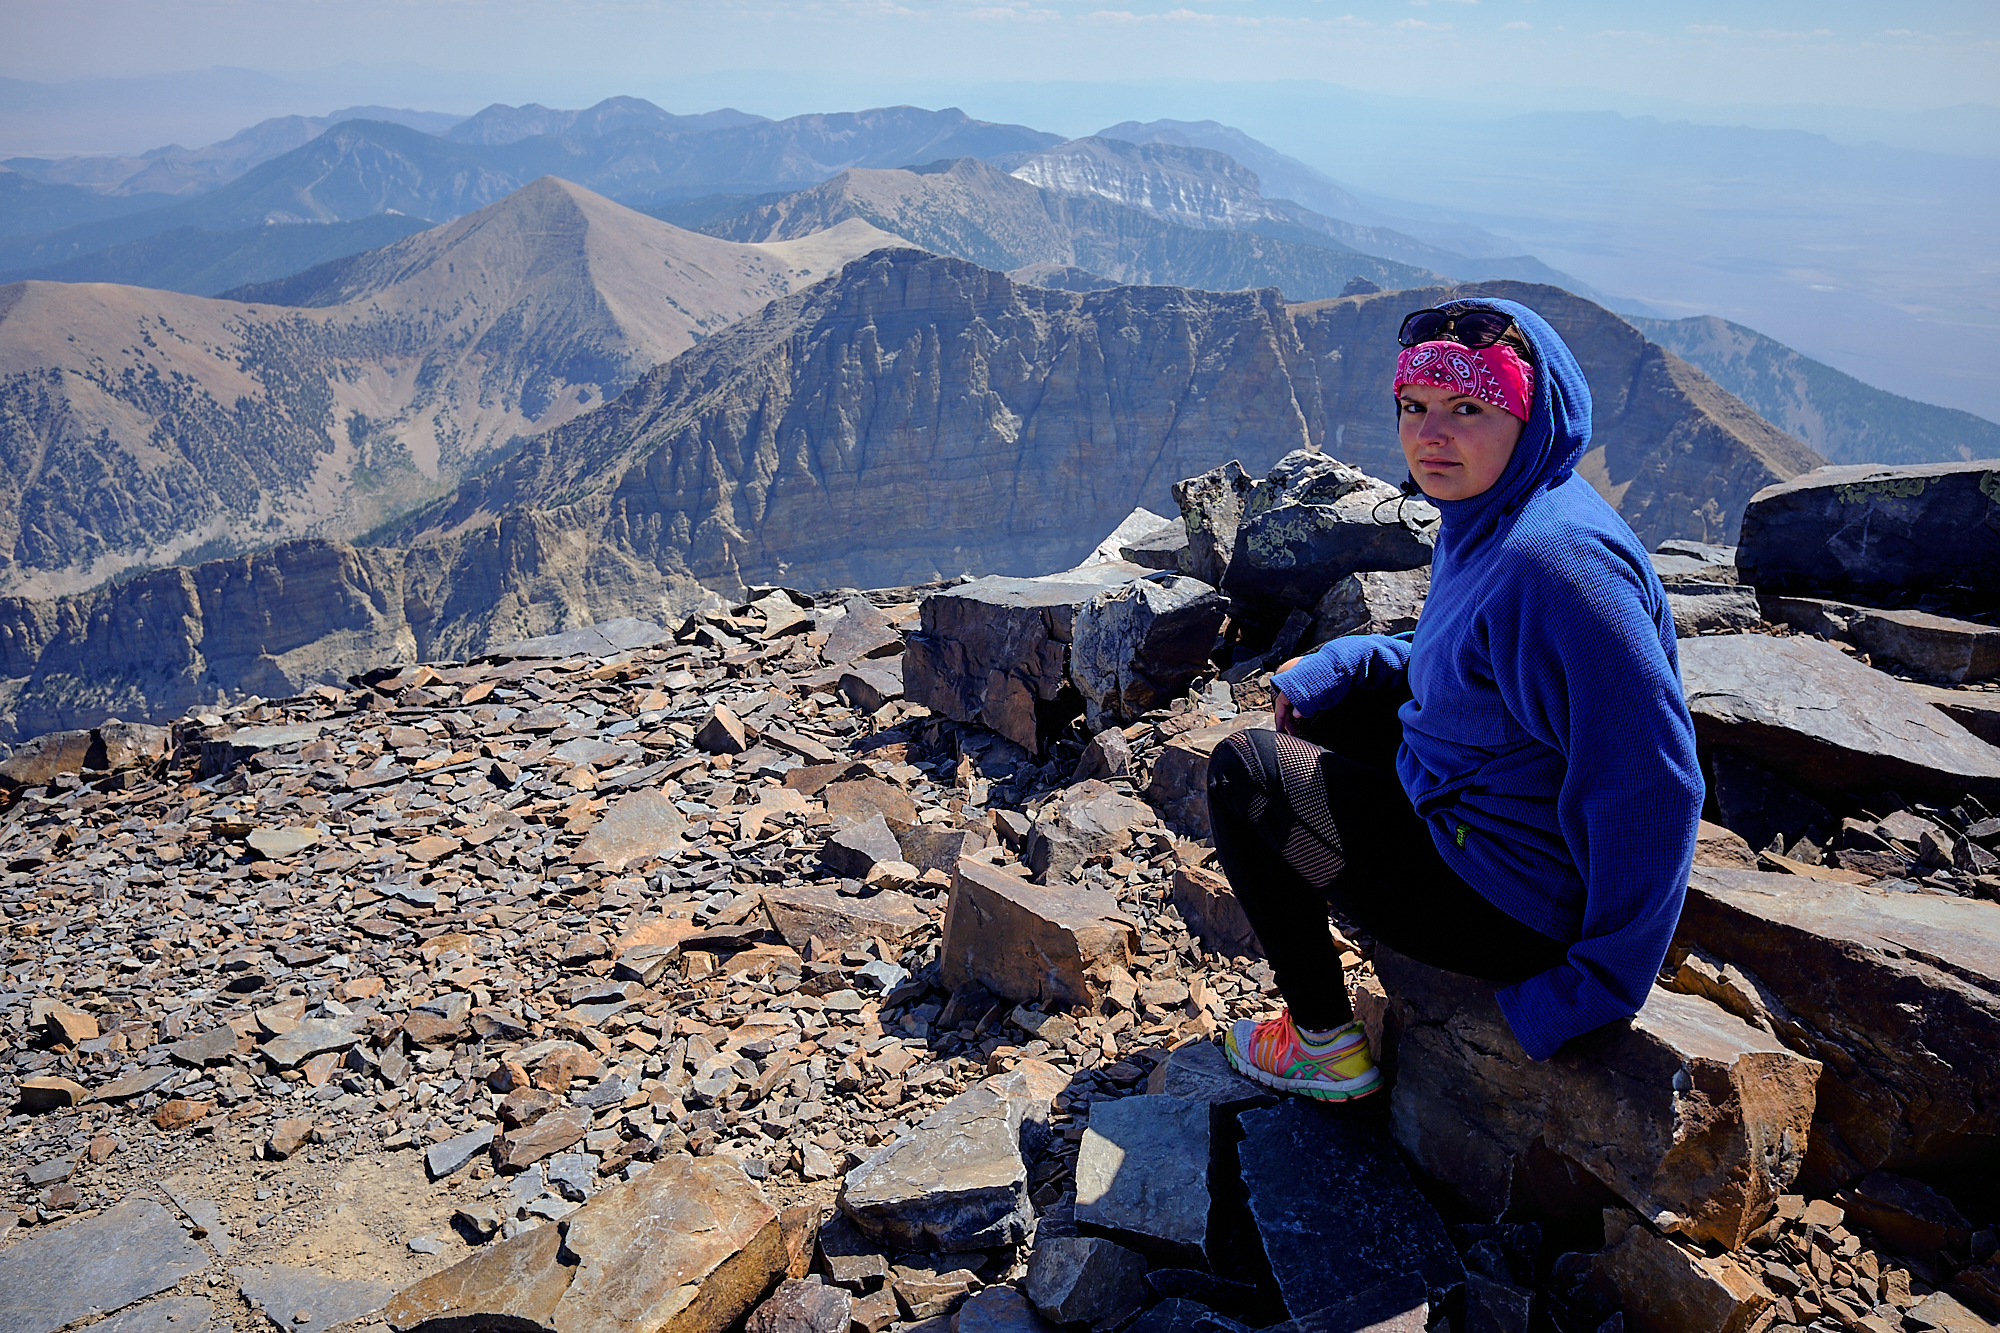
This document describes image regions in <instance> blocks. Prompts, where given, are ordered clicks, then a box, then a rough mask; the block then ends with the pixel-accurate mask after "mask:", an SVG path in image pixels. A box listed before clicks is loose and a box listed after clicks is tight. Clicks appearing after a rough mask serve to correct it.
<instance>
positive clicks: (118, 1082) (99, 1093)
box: [90, 1065, 175, 1102]
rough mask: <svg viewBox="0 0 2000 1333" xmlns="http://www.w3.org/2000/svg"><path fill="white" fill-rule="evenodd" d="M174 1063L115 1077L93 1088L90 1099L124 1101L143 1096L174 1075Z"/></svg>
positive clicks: (96, 1100) (95, 1100)
mask: <svg viewBox="0 0 2000 1333" xmlns="http://www.w3.org/2000/svg"><path fill="white" fill-rule="evenodd" d="M174 1073H175V1071H174V1067H173V1066H172V1065H155V1066H154V1067H153V1068H151V1069H142V1070H140V1071H139V1072H138V1073H136V1074H127V1075H126V1076H125V1077H124V1078H118V1079H113V1080H112V1081H111V1082H109V1083H106V1084H105V1085H104V1086H102V1087H100V1088H93V1089H92V1090H91V1093H90V1100H92V1101H94V1102H122V1101H129V1100H130V1099H132V1098H134V1097H143V1096H145V1095H146V1094H147V1093H149V1092H151V1091H152V1090H153V1089H155V1088H157V1087H159V1086H160V1085H161V1084H162V1083H165V1082H166V1081H167V1080H168V1079H170V1078H172V1077H173V1076H174Z"/></svg>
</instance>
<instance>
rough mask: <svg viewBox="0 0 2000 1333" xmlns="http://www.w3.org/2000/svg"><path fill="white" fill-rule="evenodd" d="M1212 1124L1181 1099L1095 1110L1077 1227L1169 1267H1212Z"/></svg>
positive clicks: (1080, 1179) (1081, 1167) (1079, 1160)
mask: <svg viewBox="0 0 2000 1333" xmlns="http://www.w3.org/2000/svg"><path fill="white" fill-rule="evenodd" d="M1209 1122H1210V1114H1209V1107H1208V1105H1207V1104H1206V1103H1204V1102H1192V1101H1183V1100H1181V1099H1180V1098H1177V1097H1155V1096H1138V1097H1125V1098H1121V1099H1120V1100H1118V1101H1110V1102H1099V1103H1097V1104H1096V1105H1094V1106H1093V1107H1092V1108H1091V1115H1090V1128H1088V1129H1086V1130H1085V1131H1084V1134H1083V1142H1082V1143H1081V1144H1080V1145H1079V1146H1078V1149H1077V1157H1076V1224H1077V1228H1078V1229H1079V1230H1081V1231H1083V1232H1086V1233H1094V1234H1098V1235H1104V1236H1109V1237H1112V1238H1113V1239H1116V1240H1119V1241H1122V1242H1124V1243H1125V1244H1127V1245H1130V1246H1132V1247H1134V1248H1135V1249H1138V1250H1141V1251H1144V1252H1146V1253H1147V1254H1149V1255H1151V1256H1153V1257H1155V1258H1158V1259H1161V1260H1164V1261H1167V1262H1181V1263H1196V1264H1201V1263H1206V1262H1209V1261H1211V1260H1212V1259H1213V1258H1214V1257H1215V1256H1214V1255H1213V1254H1212V1253H1211V1251H1210V1246H1209V1235H1208V1230H1209V1205H1210V1201H1209V1195H1208V1171H1209V1154H1210V1146H1209V1145H1210V1138H1209V1135H1210V1123H1209ZM1036 1304H1037V1305H1041V1304H1042V1303H1041V1302H1040V1301H1037V1302H1036ZM1042 1312H1043V1313H1044V1314H1049V1313H1050V1311H1049V1310H1048V1308H1047V1307H1046V1306H1043V1307H1042ZM1059 1318H1062V1319H1063V1321H1064V1322H1068V1317H1067V1316H1059Z"/></svg>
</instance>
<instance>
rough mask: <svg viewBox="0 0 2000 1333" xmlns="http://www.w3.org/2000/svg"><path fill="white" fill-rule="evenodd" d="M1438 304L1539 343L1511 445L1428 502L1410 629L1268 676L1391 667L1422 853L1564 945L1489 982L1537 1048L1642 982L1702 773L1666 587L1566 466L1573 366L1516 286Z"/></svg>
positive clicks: (1290, 689) (1571, 1031)
mask: <svg viewBox="0 0 2000 1333" xmlns="http://www.w3.org/2000/svg"><path fill="white" fill-rule="evenodd" d="M1452 304H1453V306H1456V307H1470V306H1477V307H1483V308H1488V309H1494V310H1504V311H1506V312H1507V313H1508V314H1510V315H1512V316H1513V317H1514V321H1515V324H1516V325H1517V326H1518V327H1519V328H1520V330H1521V332H1522V333H1523V334H1524V335H1525V336H1526V338H1527V340H1528V342H1529V344H1530V345H1531V346H1533V348H1534V349H1535V359H1536V363H1537V364H1536V367H1535V401H1534V404H1533V407H1532V409H1531V413H1530V420H1529V421H1528V423H1527V426H1526V428H1525V429H1524V430H1523V431H1522V433H1521V440H1520V443H1519V444H1518V445H1516V446H1515V448H1514V456H1513V458H1512V459H1511V460H1510V461H1509V462H1508V464H1507V468H1506V470H1505V471H1504V472H1502V473H1501V474H1500V479H1499V480H1498V481H1497V482H1495V483H1494V484H1493V486H1492V487H1491V488H1490V489H1489V490H1487V491H1486V492H1485V493H1484V494H1482V495H1476V496H1473V497H1472V498H1470V499H1466V500H1447V501H1443V502H1438V503H1437V507H1438V509H1439V510H1440V511H1441V513H1442V514H1443V522H1442V523H1441V524H1440V526H1439V529H1438V535H1437V549H1436V552H1435V554H1434V556H1433V558H1432V562H1431V588H1430V595H1429V597H1428V599H1427V600H1426V601H1425V603H1424V610H1423V615H1422V617H1421V619H1420V620H1419V621H1418V624H1417V629H1416V630H1415V632H1414V634H1413V635H1408V636H1403V635H1399V636H1394V637H1391V636H1387V635H1379V634H1358V635H1350V636H1348V637H1346V638H1341V639H1335V640H1333V641H1332V642H1331V643H1328V644H1326V645H1324V646H1323V647H1321V648H1320V649H1319V650H1318V651H1317V652H1314V653H1313V654H1311V655H1310V656H1308V657H1306V658H1305V659H1303V660H1302V661H1301V662H1300V663H1299V665H1298V666H1296V667H1294V668H1293V669H1292V670H1290V671H1287V672H1283V673H1281V674H1279V676H1278V677H1277V681H1276V684H1277V688H1278V689H1279V690H1281V691H1283V692H1284V695H1285V697H1286V698H1287V699H1289V700H1290V701H1291V702H1292V705H1293V707H1294V708H1295V709H1296V710H1297V711H1298V712H1299V714H1300V715H1301V716H1311V715H1312V714H1313V713H1316V712H1319V711H1320V710H1321V709H1324V708H1327V707H1329V706H1331V705H1333V704H1335V703H1338V702H1339V701H1340V700H1341V699H1343V698H1344V697H1345V696H1346V695H1347V692H1348V691H1349V690H1352V689H1368V688H1374V687H1379V686H1381V685H1385V684H1390V683H1395V682H1402V681H1404V680H1407V682H1408V685H1409V689H1410V692H1411V694H1412V696H1413V697H1412V698H1411V700H1410V701H1409V702H1408V703H1406V704H1404V705H1403V707H1402V711H1401V713H1400V717H1401V719H1402V723H1403V743H1402V746H1401V747H1400V749H1399V750H1398V751H1397V754H1396V771H1397V774H1398V775H1399V776H1400V777H1401V779H1402V783H1403V789H1404V791H1405V792H1407V793H1408V794H1409V798H1410V801H1411V803H1412V804H1413V805H1414V806H1415V807H1416V811H1417V813H1418V814H1419V815H1420V816H1422V817H1423V818H1424V820H1425V821H1426V822H1427V823H1428V824H1429V826H1430V831H1431V838H1432V840H1433V841H1434V842H1436V844H1437V849H1438V852H1439V854H1440V855H1441V856H1442V857H1443V858H1444V860H1445V863H1446V864H1447V865H1448V866H1450V867H1451V868H1452V870H1454V871H1455V872H1457V874H1458V875H1459V876H1460V877H1461V878H1463V879H1464V880H1465V881H1466V882H1467V883H1468V884H1470V885H1471V886H1472V887H1473V888H1474V889H1476V890H1478V891H1479V893H1480V894H1482V895H1483V896H1484V897H1485V898H1486V899H1487V900H1488V901H1490V902H1491V903H1493V905H1494V906H1496V907H1498V908H1500V909H1501V910H1502V911H1504V912H1506V913H1507V914H1508V915H1510V916H1512V917H1514V918H1515V919H1516V920H1519V921H1521V922H1524V923H1525V924H1527V925H1529V926H1532V927H1533V928H1534V929H1536V930H1538V931H1540V932H1542V933H1543V934H1545V935H1548V936H1551V937H1553V938H1555V939H1558V940H1565V941H1569V944H1570V947H1569V954H1568V957H1567V959H1566V960H1565V961H1564V962H1563V963H1562V964H1561V965H1560V966H1558V967H1554V968H1551V969H1550V970H1548V971H1546V972H1543V973H1540V974H1538V975H1536V976H1532V977H1529V978H1528V979H1527V980H1525V981H1522V982H1520V983H1518V984H1516V985H1512V986H1508V987H1505V988H1503V989H1501V990H1500V991H1499V992H1498V994H1497V997H1496V998H1497V999H1498V1000H1499V1003H1500V1008H1501V1011H1502V1012H1503V1013H1504V1014H1505V1015H1506V1018H1507V1023H1508V1025H1509V1026H1510V1027H1511V1028H1512V1029H1513V1032H1514V1035H1515V1037H1516V1038H1518V1039H1519V1041H1520V1043H1521V1046H1522V1048H1523V1049H1524V1050H1526V1051H1527V1053H1528V1054H1529V1055H1530V1056H1532V1057H1533V1058H1535V1059H1537V1060H1545V1059H1547V1058H1548V1057H1549V1056H1551V1055H1553V1054H1555V1051H1556V1048H1557V1047H1559V1046H1561V1045H1562V1043H1563V1042H1565V1041H1567V1040H1568V1039H1569V1038H1571V1037H1574V1036H1576V1035H1578V1034H1579V1033H1583V1032H1588V1031H1589V1030H1591V1029H1592V1028H1595V1027H1599V1026H1601V1025H1603V1024H1605V1023H1609V1022H1612V1021H1613V1020H1615V1019H1619V1018H1624V1017H1627V1016H1629V1015H1631V1014H1634V1013H1637V1012H1638V1010H1639V1007H1640V1006H1641V1005H1642V1004H1644V1003H1645V1000H1646V995H1647V992H1648V990H1649V989H1650V988H1651V986H1652V984H1653V979H1654V976H1655V975H1656V974H1657V972H1658V971H1659V967H1660V963H1661V961H1662V959H1664V958H1665V956H1666V951H1667V944H1668V942H1669V940H1670V939H1671V938H1672V936H1673V932H1674V926H1675V924H1676V923H1677V922H1678V921H1679V920H1680V912H1681V900H1682V898H1683V896H1684V895H1685V894H1686V892H1687V879H1688V868H1689V866H1690V864H1691V863H1692V862H1693V859H1694V841H1695V825H1696V823H1697V821H1698V820H1699V818H1700V812H1701V803H1702V794H1703V787H1702V779H1701V771H1700V769H1699V768H1698V767H1697V765H1696V761H1695V747H1694V723H1693V720H1692V719H1691V718H1690V717H1689V716H1688V710H1687V704H1686V702H1685V700H1684V698H1683V696H1682V691H1681V683H1680V662H1679V657H1678V655H1677V653H1676V651H1675V647H1674V621H1673V615H1672V613H1671V612H1670V611H1669V609H1668V607H1667V598H1666V591H1665V589H1663V588H1662V587H1661V586H1660V579H1659V576H1658V575H1657V574H1655V573H1654V572H1653V565H1652V561H1651V560H1650V559H1649V558H1648V557H1647V554H1646V551H1645V548H1644V547H1642V546H1641V545H1640V543H1639V539H1638V538H1637V537H1636V536H1635V535H1634V534H1633V532H1632V529H1631V528H1630V527H1628V526H1627V525H1626V523H1625V520H1624V519H1622V518H1620V517H1619V516H1618V513H1617V511H1615V510H1614V509H1612V508H1611V506H1610V505H1609V504H1607V503H1605V501H1604V499H1603V498H1602V497H1601V496H1599V495H1598V494H1597V492H1596V491H1594V490H1593V489H1591V487H1590V484H1589V483H1588V482H1586V481H1585V480H1584V479H1583V478H1582V477H1579V476H1578V475H1577V474H1576V471H1575V468H1576V463H1577V460H1578V459H1579V458H1581V457H1582V456H1583V452H1584V450H1585V449H1586V448H1588V447H1589V444H1590V389H1589V386H1588V385H1587V384H1585V382H1584V378H1583V372H1582V370H1581V369H1580V368H1579V367H1578V366H1577V364H1576V359H1575V358H1574V357H1573V356H1571V355H1570V350H1569V348H1568V347H1566V346H1565V345H1564V344H1563V341H1562V339H1561V338H1560V337H1558V336H1557V334H1556V332H1555V330H1554V329H1552V328H1550V327H1549V326H1548V324H1547V323H1546V322H1544V321H1543V320H1542V318H1541V317H1540V316H1539V315H1537V314H1535V312H1534V311H1532V310H1530V309H1528V308H1527V307H1526V306H1523V305H1518V304H1516V303H1514V302H1512V301H1498V300H1486V299H1475V300H1468V301H1459V302H1453V303H1452ZM1382 887H1383V890H1384V891H1385V892H1393V891H1394V889H1395V886H1394V885H1383V886H1382Z"/></svg>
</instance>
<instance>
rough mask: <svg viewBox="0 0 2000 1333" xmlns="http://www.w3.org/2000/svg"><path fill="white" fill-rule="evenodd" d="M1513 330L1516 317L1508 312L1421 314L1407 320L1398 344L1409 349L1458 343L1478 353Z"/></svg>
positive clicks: (1421, 311) (1399, 334)
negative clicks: (1419, 345) (1425, 344)
mask: <svg viewBox="0 0 2000 1333" xmlns="http://www.w3.org/2000/svg"><path fill="white" fill-rule="evenodd" d="M1513 327H1514V317H1513V316H1512V315H1510V314H1508V313H1507V312H1505V311H1504V310H1479V309H1473V310H1419V311H1417V312H1416V313H1414V314H1410V315H1405V316H1404V317H1403V327H1402V328H1401V329H1399V330H1397V332H1396V341H1397V342H1399V343H1401V344H1402V345H1403V346H1405V347H1415V346H1416V345H1417V344H1418V343H1429V342H1454V343H1457V344H1458V345H1459V346H1461V347H1471V348H1474V349H1477V348H1481V347H1491V346H1492V345H1493V344H1494V343H1497V342H1499V341H1500V339H1501V337H1502V336H1503V335H1504V334H1505V333H1506V332H1507V330H1509V329H1511V328H1513Z"/></svg>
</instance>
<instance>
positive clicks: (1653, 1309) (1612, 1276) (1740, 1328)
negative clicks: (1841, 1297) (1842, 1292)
mask: <svg viewBox="0 0 2000 1333" xmlns="http://www.w3.org/2000/svg"><path fill="white" fill-rule="evenodd" d="M1604 1239H1605V1247H1604V1249H1603V1250H1602V1251H1601V1252H1599V1253H1598V1254H1597V1255H1596V1256H1595V1257H1594V1258H1593V1259H1592V1261H1591V1271H1592V1273H1593V1274H1594V1275H1595V1276H1596V1277H1597V1278H1598V1279H1599V1280H1601V1281H1602V1282H1604V1283H1606V1284H1608V1285H1609V1286H1610V1287H1611V1289H1612V1290H1613V1291H1615V1292H1616V1293H1617V1297H1618V1302H1619V1304H1620V1305H1621V1306H1623V1307H1624V1311H1625V1321H1626V1327H1628V1328H1632V1329H1636V1330H1639V1331H1640V1333H1686V1330H1688V1329H1696V1328H1699V1329H1713V1330H1715V1333H1749V1330H1750V1329H1751V1328H1753V1327H1755V1326H1756V1325H1757V1321H1758V1317H1759V1316H1760V1315H1762V1314H1763V1313H1764V1311H1766V1310H1768V1309H1769V1308H1770V1306H1771V1297H1770V1295H1769V1293H1767V1292H1766V1291H1765V1289H1764V1284H1763V1283H1761V1282H1759V1281H1758V1280H1757V1279H1756V1277H1755V1276H1753V1275H1752V1274H1751V1272H1750V1271H1749V1270H1748V1269H1747V1268H1746V1267H1744V1265H1743V1264H1742V1263H1741V1262H1739V1261H1738V1260H1737V1259H1736V1258H1735V1257H1734V1256H1732V1255H1727V1254H1725V1255H1721V1256H1719V1257H1716V1258H1710V1257H1708V1256H1706V1255H1704V1254H1703V1253H1701V1252H1700V1251H1699V1250H1698V1249H1694V1248H1692V1247H1687V1248H1684V1247H1682V1246H1681V1245H1678V1244H1676V1243H1675V1242H1674V1241H1672V1240H1671V1239H1669V1238H1667V1237H1665V1236H1661V1235H1658V1234H1656V1233H1654V1232H1652V1231H1650V1230H1648V1229H1647V1227H1646V1225H1645V1224H1644V1223H1643V1222H1641V1221H1639V1220H1638V1219H1637V1218H1635V1217H1633V1216H1632V1215H1631V1214H1630V1213H1625V1212H1622V1211H1619V1210H1616V1209H1607V1210H1606V1211H1605V1217H1604Z"/></svg>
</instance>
